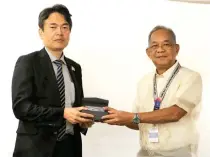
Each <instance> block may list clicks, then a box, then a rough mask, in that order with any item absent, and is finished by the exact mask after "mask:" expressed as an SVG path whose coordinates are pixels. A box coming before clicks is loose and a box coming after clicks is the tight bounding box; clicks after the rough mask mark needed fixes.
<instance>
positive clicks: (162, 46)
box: [149, 43, 176, 51]
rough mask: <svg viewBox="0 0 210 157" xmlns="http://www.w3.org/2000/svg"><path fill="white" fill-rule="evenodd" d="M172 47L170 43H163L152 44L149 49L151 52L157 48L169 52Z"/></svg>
mask: <svg viewBox="0 0 210 157" xmlns="http://www.w3.org/2000/svg"><path fill="white" fill-rule="evenodd" d="M174 45H176V44H172V43H163V44H153V45H151V46H150V47H149V49H151V50H152V51H156V50H157V49H158V48H159V47H161V48H162V49H164V50H170V49H171V48H172V47H173V46H174Z"/></svg>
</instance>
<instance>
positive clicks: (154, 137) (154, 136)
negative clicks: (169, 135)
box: [149, 127, 158, 143]
mask: <svg viewBox="0 0 210 157" xmlns="http://www.w3.org/2000/svg"><path fill="white" fill-rule="evenodd" d="M149 142H150V143H157V142H158V128H157V127H152V128H151V129H150V130H149Z"/></svg>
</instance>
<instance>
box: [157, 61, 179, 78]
mask: <svg viewBox="0 0 210 157" xmlns="http://www.w3.org/2000/svg"><path fill="white" fill-rule="evenodd" d="M178 64H179V62H178V61H176V62H175V64H174V65H173V66H172V67H170V68H169V69H168V70H167V71H165V72H164V73H163V74H160V75H159V74H158V73H157V70H156V72H155V73H156V75H157V77H164V78H168V77H170V75H171V74H172V72H173V71H174V69H175V68H176V66H177V65H178Z"/></svg>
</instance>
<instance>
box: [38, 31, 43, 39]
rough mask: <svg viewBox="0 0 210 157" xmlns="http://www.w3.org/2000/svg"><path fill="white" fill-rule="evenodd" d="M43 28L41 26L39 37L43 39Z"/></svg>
mask: <svg viewBox="0 0 210 157" xmlns="http://www.w3.org/2000/svg"><path fill="white" fill-rule="evenodd" d="M43 33H44V32H43V30H42V29H41V28H39V37H40V38H41V39H43Z"/></svg>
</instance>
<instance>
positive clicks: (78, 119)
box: [64, 107, 94, 124]
mask: <svg viewBox="0 0 210 157" xmlns="http://www.w3.org/2000/svg"><path fill="white" fill-rule="evenodd" d="M86 109H87V108H85V107H72V108H65V109H64V118H65V119H66V120H68V121H69V122H70V123H72V124H77V123H89V122H92V121H93V117H94V116H93V115H92V114H87V113H83V112H81V110H86Z"/></svg>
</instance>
